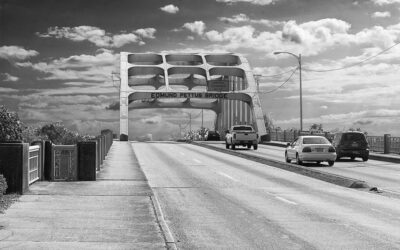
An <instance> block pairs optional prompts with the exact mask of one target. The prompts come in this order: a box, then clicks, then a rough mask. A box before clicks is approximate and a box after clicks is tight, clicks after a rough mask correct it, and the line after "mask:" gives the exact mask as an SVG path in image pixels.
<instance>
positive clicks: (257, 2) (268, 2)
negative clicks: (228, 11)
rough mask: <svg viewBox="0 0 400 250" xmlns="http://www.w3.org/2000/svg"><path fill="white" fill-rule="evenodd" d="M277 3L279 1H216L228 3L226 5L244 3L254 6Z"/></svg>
mask: <svg viewBox="0 0 400 250" xmlns="http://www.w3.org/2000/svg"><path fill="white" fill-rule="evenodd" d="M278 1H279V0H217V2H222V3H228V4H233V3H238V2H245V3H250V4H255V5H270V4H274V3H275V2H278Z"/></svg>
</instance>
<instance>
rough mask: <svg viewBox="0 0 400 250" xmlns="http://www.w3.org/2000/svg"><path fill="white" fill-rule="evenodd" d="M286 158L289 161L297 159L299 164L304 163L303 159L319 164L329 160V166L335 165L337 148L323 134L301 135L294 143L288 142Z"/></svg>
mask: <svg viewBox="0 0 400 250" xmlns="http://www.w3.org/2000/svg"><path fill="white" fill-rule="evenodd" d="M285 160H286V162H287V163H290V162H291V161H292V160H296V163H297V164H299V165H302V164H303V161H313V162H317V163H318V164H319V163H321V162H323V161H327V162H328V164H329V166H333V164H334V163H335V160H336V150H335V148H334V147H333V146H332V144H331V143H330V142H329V141H328V139H326V138H325V137H323V136H312V135H305V136H299V137H298V138H297V139H296V140H294V141H293V142H292V143H288V147H287V148H286V150H285Z"/></svg>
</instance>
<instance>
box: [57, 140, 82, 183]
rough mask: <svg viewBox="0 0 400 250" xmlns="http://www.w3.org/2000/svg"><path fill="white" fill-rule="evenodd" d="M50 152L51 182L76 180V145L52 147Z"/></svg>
mask: <svg viewBox="0 0 400 250" xmlns="http://www.w3.org/2000/svg"><path fill="white" fill-rule="evenodd" d="M52 151H53V152H52V164H51V165H52V172H53V174H52V180H53V181H66V180H67V181H74V180H77V158H78V157H77V147H76V145H53V146H52Z"/></svg>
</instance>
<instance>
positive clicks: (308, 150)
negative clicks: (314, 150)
mask: <svg viewBox="0 0 400 250" xmlns="http://www.w3.org/2000/svg"><path fill="white" fill-rule="evenodd" d="M310 152H311V148H310V147H304V148H303V153H310Z"/></svg>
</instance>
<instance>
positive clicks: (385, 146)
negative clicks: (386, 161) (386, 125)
mask: <svg viewBox="0 0 400 250" xmlns="http://www.w3.org/2000/svg"><path fill="white" fill-rule="evenodd" d="M383 153H384V154H390V134H384V135H383Z"/></svg>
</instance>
